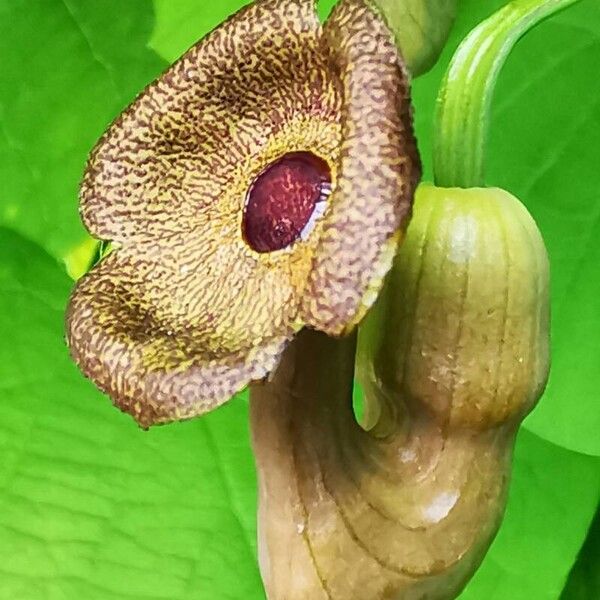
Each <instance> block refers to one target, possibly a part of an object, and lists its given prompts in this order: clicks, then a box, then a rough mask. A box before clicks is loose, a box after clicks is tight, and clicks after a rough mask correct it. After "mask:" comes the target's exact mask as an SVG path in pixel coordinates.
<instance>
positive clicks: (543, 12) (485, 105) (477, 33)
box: [433, 0, 579, 188]
mask: <svg viewBox="0 0 600 600" xmlns="http://www.w3.org/2000/svg"><path fill="white" fill-rule="evenodd" d="M578 1H579V0H513V2H510V3H509V4H507V5H506V6H504V7H503V8H501V9H500V10H499V11H498V12H496V13H495V14H493V15H492V16H491V17H489V18H488V19H486V20H485V21H483V22H482V23H481V24H480V25H479V26H477V27H476V28H475V29H473V31H471V33H470V34H469V35H468V36H467V37H466V38H465V39H464V40H463V42H462V43H461V45H460V46H459V47H458V50H457V51H456V53H455V54H454V57H453V58H452V61H451V62H450V66H449V67H448V70H447V71H446V75H445V76H444V80H443V81H442V86H441V88H440V92H439V94H438V99H437V111H436V124H435V141H434V156H433V170H434V179H435V183H436V185H438V186H442V187H465V188H467V187H478V186H483V185H484V164H483V163H484V149H485V142H486V137H487V129H488V123H489V116H490V107H491V102H492V95H493V92H494V88H495V85H496V80H497V79H498V74H499V73H500V70H501V68H502V66H503V65H504V62H505V60H506V58H507V56H508V54H509V53H510V51H511V50H512V48H513V47H514V45H515V44H516V42H517V41H518V40H519V39H520V38H521V37H522V36H523V35H524V34H525V33H527V32H528V31H529V30H530V29H531V28H532V27H534V26H535V25H537V24H538V23H539V22H540V21H542V20H543V19H545V18H547V17H549V16H550V15H553V14H554V13H556V12H558V11H559V10H562V9H564V8H566V7H567V6H569V5H571V4H574V3H575V2H578Z"/></svg>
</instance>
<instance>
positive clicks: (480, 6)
mask: <svg viewBox="0 0 600 600" xmlns="http://www.w3.org/2000/svg"><path fill="white" fill-rule="evenodd" d="M242 3H243V0H216V1H215V2H208V1H206V0H0V600H192V599H193V600H197V599H200V598H203V599H204V598H206V599H211V600H212V599H215V600H221V599H224V600H226V599H229V598H231V599H240V598H243V599H245V600H262V599H264V592H263V591H262V587H261V582H260V577H259V573H258V569H257V566H256V542H255V502H256V500H255V475H254V470H253V462H252V453H251V450H250V447H249V440H248V426H247V400H246V397H245V396H244V395H241V396H240V397H238V398H236V399H235V400H233V401H232V402H230V403H228V404H226V405H225V406H224V407H223V408H222V409H220V410H218V411H216V412H215V413H213V414H211V415H209V416H208V417H206V418H202V419H197V420H195V421H192V422H187V423H182V424H175V425H170V426H167V427H162V428H158V429H155V430H152V431H150V432H147V433H145V432H142V431H141V430H139V429H138V428H137V427H136V425H135V424H134V423H133V421H132V420H131V419H130V418H129V417H127V416H124V415H122V414H120V413H119V412H118V411H116V410H115V409H113V408H112V407H111V405H110V402H108V401H107V400H106V399H105V398H103V397H102V395H101V394H100V393H99V392H97V391H96V390H95V389H94V387H93V386H92V385H91V384H90V383H89V382H87V381H86V380H84V379H83V377H81V376H80V374H79V373H78V371H77V370H76V369H75V367H74V366H73V365H72V364H71V363H70V361H69V358H68V356H67V351H66V348H65V344H64V339H63V312H64V307H65V303H66V299H67V297H68V294H69V290H70V288H71V286H72V280H71V278H70V277H69V276H68V274H67V264H70V265H73V264H74V263H76V262H77V259H78V257H81V256H82V255H85V254H86V253H89V250H90V241H89V239H88V238H87V236H86V234H85V232H84V230H83V228H82V226H81V224H80V222H79V218H78V213H77V186H78V181H79V178H80V176H81V173H82V169H83V166H84V162H85V159H86V155H87V153H88V151H89V150H90V148H91V146H92V145H93V143H94V142H95V140H96V139H97V138H98V136H99V135H100V134H101V133H102V131H103V130H104V129H105V128H106V126H107V125H108V124H109V122H110V121H111V120H112V119H113V118H114V117H115V116H116V115H117V114H118V113H119V112H120V110H121V109H122V108H123V107H124V106H125V105H127V104H128V103H129V102H130V101H131V100H132V99H133V97H134V96H135V94H136V93H137V92H138V91H139V90H140V89H141V88H142V87H143V86H144V85H145V84H146V83H148V82H149V81H151V80H152V79H153V78H154V77H155V76H157V75H158V74H159V73H160V72H161V71H162V70H164V69H165V68H166V67H167V65H168V63H169V62H170V61H172V60H173V59H175V58H176V57H178V56H179V55H180V54H181V53H182V52H183V51H184V50H185V49H186V48H187V47H188V46H190V45H191V44H192V43H194V42H195V41H196V40H197V39H198V38H200V37H201V36H202V35H203V34H204V33H206V32H207V31H209V30H210V29H211V28H213V27H214V26H215V25H217V24H218V23H219V22H220V21H221V20H222V19H223V18H225V17H226V16H227V15H229V14H230V13H231V12H233V11H235V10H236V9H237V8H238V7H239V6H240V5H241V4H242ZM331 4H332V0H328V1H327V2H326V3H323V6H321V9H322V11H323V13H326V12H327V11H328V10H329V8H330V6H331ZM502 4H503V2H502V1H501V0H462V2H460V9H459V16H458V19H457V22H456V25H455V28H454V30H453V34H452V37H451V40H450V43H449V45H448V48H447V50H446V52H445V53H444V55H443V57H442V59H441V61H440V63H439V64H438V66H437V67H436V68H435V69H434V70H433V71H431V72H430V73H429V74H427V75H426V76H424V77H421V78H419V79H418V80H417V81H415V83H414V101H415V107H416V108H415V110H416V124H417V130H418V136H419V143H420V146H421V151H422V154H423V157H424V161H425V164H426V172H427V173H426V174H427V177H429V173H430V158H429V157H430V153H431V127H432V116H433V107H434V100H435V93H436V90H437V87H438V84H439V81H440V78H441V75H442V73H443V70H444V68H445V66H446V65H447V63H448V60H449V58H450V56H451V54H452V51H453V49H454V48H455V47H456V45H457V44H458V42H459V40H460V39H461V38H462V37H463V36H464V35H465V34H466V33H467V31H468V30H469V29H471V28H472V27H473V26H474V25H475V24H476V23H477V22H479V21H480V20H481V19H482V18H484V17H485V16H487V15H489V14H490V13H491V12H492V11H493V10H494V9H496V8H498V7H499V6H500V5H502ZM598 65H600V2H598V0H583V1H582V2H581V3H579V4H577V5H576V6H575V7H574V8H571V9H569V10H567V11H566V12H563V13H561V14H560V15H559V16H557V17H555V18H553V19H552V20H550V21H547V22H545V23H543V24H542V25H541V26H540V27H538V28H537V29H535V30H534V31H533V32H532V33H531V34H529V35H528V37H527V38H526V39H525V40H524V41H523V42H521V43H520V44H519V45H518V47H517V49H516V51H515V52H514V54H513V55H512V56H511V57H510V59H509V61H508V63H507V66H506V67H505V69H504V71H503V73H502V75H501V77H500V81H499V84H498V93H497V96H496V99H495V102H494V109H493V120H492V131H491V140H490V148H489V154H488V164H489V168H488V183H489V184H490V185H492V184H493V185H498V186H500V187H503V188H505V189H507V190H510V191H511V192H513V193H514V194H515V195H516V196H518V197H519V198H520V199H521V200H522V201H524V202H525V204H526V205H527V206H528V208H529V209H530V211H531V212H532V213H533V215H534V216H535V218H536V219H537V221H538V223H539V225H540V228H541V229H542V232H543V233H544V236H545V239H546V242H547V245H548V249H549V252H550V257H551V264H552V295H553V327H552V335H553V368H552V374H551V379H550V382H549V385H548V389H547V392H546V394H545V396H544V398H543V399H542V402H541V404H540V406H539V408H538V409H536V411H535V412H534V413H533V414H532V415H531V416H530V417H529V418H528V419H527V421H526V423H525V426H524V428H523V429H522V431H521V433H520V435H519V439H518V444H517V450H516V457H515V465H514V476H513V481H512V486H511V492H510V501H509V506H508V510H507V515H506V520H505V522H504V524H503V526H502V528H501V531H500V533H499V535H498V537H497V539H496V541H495V542H494V545H493V547H492V549H491V551H490V553H489V555H488V557H487V558H486V560H485V562H484V564H483V566H482V568H481V569H480V571H479V572H478V573H477V575H476V577H475V578H474V580H473V581H472V582H471V584H470V585H469V586H468V588H467V590H466V591H465V592H464V594H463V595H462V596H461V599H463V600H555V599H559V598H561V600H598V599H600V518H599V517H598V516H597V517H596V519H595V521H594V515H595V513H596V511H597V508H598V502H599V498H600V397H599V392H598V387H599V385H600V266H599V265H600V241H599V240H600V84H599V83H598V73H599V71H598Z"/></svg>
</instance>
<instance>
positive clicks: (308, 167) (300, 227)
mask: <svg viewBox="0 0 600 600" xmlns="http://www.w3.org/2000/svg"><path fill="white" fill-rule="evenodd" d="M330 193H331V171H330V169H329V166H328V164H327V163H326V162H325V161H324V160H323V159H321V158H319V157H317V156H315V155H314V154H312V153H310V152H290V153H288V154H285V155H284V156H282V157H281V158H279V159H277V160H276V161H275V162H273V163H271V164H270V165H269V166H268V167H267V168H266V169H265V170H264V171H263V172H262V173H261V174H260V175H259V176H258V177H257V178H256V179H255V180H254V182H253V183H252V185H251V187H250V190H249V191H248V196H247V198H246V206H245V208H244V216H243V220H242V233H243V236H244V239H245V240H246V242H247V243H248V245H249V246H250V247H251V248H252V249H253V250H256V251H257V252H272V251H273V250H281V249H282V248H285V247H286V246H289V245H290V244H291V243H292V242H294V241H296V240H297V239H298V238H304V237H305V236H306V235H308V233H310V231H311V229H312V226H313V225H314V221H315V220H316V219H317V218H318V217H319V216H320V215H321V214H323V210H324V208H325V201H326V200H327V197H328V196H329V194H330Z"/></svg>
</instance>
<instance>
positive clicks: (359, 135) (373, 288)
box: [303, 0, 420, 334]
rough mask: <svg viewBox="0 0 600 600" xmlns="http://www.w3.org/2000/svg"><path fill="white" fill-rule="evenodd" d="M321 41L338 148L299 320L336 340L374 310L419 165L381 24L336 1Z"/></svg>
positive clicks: (398, 73) (355, 3) (403, 82)
mask: <svg viewBox="0 0 600 600" xmlns="http://www.w3.org/2000/svg"><path fill="white" fill-rule="evenodd" d="M324 36H325V39H326V41H327V43H328V45H329V47H330V52H331V60H332V63H333V65H334V67H335V69H336V70H337V71H339V77H340V79H341V81H342V84H343V97H344V104H343V107H342V147H341V156H340V162H339V175H338V180H337V187H336V190H335V192H334V193H333V194H332V197H331V202H330V210H329V212H327V213H326V214H325V218H324V226H323V233H322V237H321V239H320V241H319V245H318V247H317V251H316V255H315V262H314V268H313V271H312V273H311V276H310V281H309V286H308V288H307V293H305V295H304V298H305V301H304V306H303V313H304V315H305V320H306V322H307V323H308V324H309V325H312V326H314V327H316V328H317V329H321V330H323V331H325V332H327V333H330V334H340V333H343V332H344V331H346V330H348V329H350V328H351V327H352V326H353V325H354V324H356V322H357V321H359V320H360V318H361V317H362V316H363V314H364V312H365V311H366V310H367V309H368V308H369V306H370V305H371V304H372V303H373V301H374V299H375V297H376V294H377V292H378V290H379V288H380V286H381V284H382V281H383V278H384V277H385V274H386V273H387V271H388V270H389V268H390V266H391V263H392V258H393V255H394V252H395V247H396V244H397V241H398V238H399V237H400V232H401V230H402V229H403V227H405V225H406V223H407V220H408V216H409V213H410V207H411V202H412V198H413V193H414V190H415V187H416V184H417V182H418V180H419V177H420V162H419V158H418V154H417V149H416V143H415V139H414V136H413V131H412V123H411V106H410V91H409V82H408V77H407V74H406V71H405V70H404V68H403V63H402V58H401V57H400V55H399V53H398V50H397V48H396V46H395V44H394V40H393V37H392V34H391V33H390V31H389V30H388V29H387V27H386V25H385V24H384V23H383V21H382V20H381V18H380V17H378V16H377V14H376V13H374V12H373V11H372V10H371V9H370V8H368V7H367V6H366V4H365V3H364V2H363V1H362V0H343V1H342V2H340V3H339V4H338V5H337V6H336V8H335V9H334V11H333V13H332V15H331V17H330V18H329V20H328V21H327V23H326V25H325V30H324Z"/></svg>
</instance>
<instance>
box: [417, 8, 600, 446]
mask: <svg viewBox="0 0 600 600" xmlns="http://www.w3.org/2000/svg"><path fill="white" fill-rule="evenodd" d="M503 4H504V2H502V1H499V0H486V1H485V2H481V1H480V0H463V2H461V4H460V10H459V15H458V18H457V22H456V26H455V29H454V32H453V35H452V38H451V41H450V43H449V46H448V48H447V49H446V52H445V53H444V55H443V57H442V59H441V60H440V62H439V63H438V65H437V66H436V67H435V68H434V70H433V71H431V72H430V73H429V74H427V75H426V76H424V77H421V78H419V79H417V80H416V81H415V83H414V98H415V105H416V121H417V123H416V124H417V131H418V134H419V143H420V147H421V151H422V154H423V157H424V160H425V163H426V166H427V171H426V177H428V178H431V171H430V169H429V167H430V164H431V160H430V158H431V126H432V124H433V119H432V114H433V113H432V111H433V109H434V104H433V100H434V98H435V93H436V91H437V89H438V86H439V82H440V80H441V77H442V75H443V72H444V69H445V68H446V65H447V64H448V61H449V59H450V56H451V55H452V53H453V51H454V49H455V48H456V46H457V45H458V43H459V41H460V40H461V39H462V37H463V36H464V35H465V34H466V32H467V31H469V30H470V29H471V28H472V27H474V26H475V25H476V24H477V23H478V22H479V21H480V20H481V19H483V18H484V17H486V16H488V15H489V14H491V13H492V12H493V11H494V10H495V9H496V8H498V7H499V6H502V5H503ZM599 61H600V3H598V2H597V1H596V0H583V1H582V2H580V3H578V4H576V5H574V6H573V7H570V8H569V9H567V10H565V11H564V12H563V13H561V14H559V15H557V16H556V17H553V18H552V19H550V20H548V21H546V22H544V23H542V24H541V25H540V26H539V27H538V28H536V29H535V30H533V31H532V32H531V33H529V34H528V35H527V36H526V37H525V38H524V39H523V40H522V42H520V43H519V44H518V45H517V47H516V49H515V51H514V53H513V54H512V55H511V57H509V59H508V61H507V64H506V66H505V67H504V70H503V72H502V73H501V74H500V78H499V81H498V86H497V94H496V98H495V102H494V107H493V116H492V122H491V128H490V133H491V139H490V143H489V147H488V151H487V173H488V175H487V183H488V185H495V186H499V187H502V188H504V189H506V190H508V191H510V192H512V193H513V194H515V195H516V196H517V197H518V198H519V199H520V200H521V201H523V202H524V203H525V204H526V206H527V207H528V208H529V210H530V211H531V213H532V214H533V216H534V218H535V219H536V221H537V222H538V225H539V226H540V229H541V231H542V234H543V236H544V239H545V241H546V245H547V247H548V252H549V255H550V264H551V271H552V313H553V315H552V370H551V374H550V381H549V383H548V388H547V391H546V393H545V395H544V397H543V398H542V400H541V402H540V404H539V406H538V408H537V409H536V410H535V411H534V412H533V414H532V415H531V416H530V417H529V418H528V419H527V421H526V424H525V426H526V427H527V428H528V429H529V430H530V431H532V432H534V433H536V434H538V435H539V436H540V437H542V438H544V439H547V440H549V441H551V442H553V443H555V444H558V445H560V446H564V447H565V448H569V449H571V450H575V451H577V452H583V453H586V454H592V455H595V456H600V435H599V434H598V432H599V431H600V402H599V401H598V397H599V395H598V389H600V370H599V369H598V365H599V364H600V345H599V344H598V343H597V340H598V339H599V338H600V310H598V298H599V297H600V277H598V266H597V265H598V263H599V261H600V245H598V244H597V243H596V242H597V239H598V237H599V235H600V170H599V169H598V155H599V148H600V87H599V86H598V85H596V84H595V80H594V75H593V73H594V72H595V69H596V66H595V65H597V64H598V62H599Z"/></svg>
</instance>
